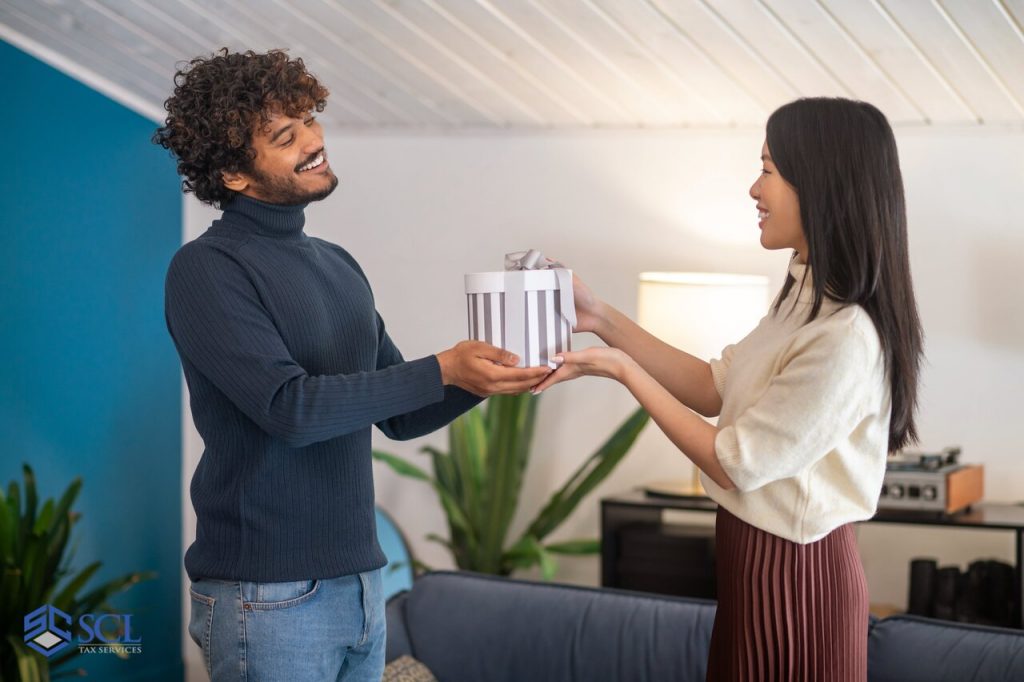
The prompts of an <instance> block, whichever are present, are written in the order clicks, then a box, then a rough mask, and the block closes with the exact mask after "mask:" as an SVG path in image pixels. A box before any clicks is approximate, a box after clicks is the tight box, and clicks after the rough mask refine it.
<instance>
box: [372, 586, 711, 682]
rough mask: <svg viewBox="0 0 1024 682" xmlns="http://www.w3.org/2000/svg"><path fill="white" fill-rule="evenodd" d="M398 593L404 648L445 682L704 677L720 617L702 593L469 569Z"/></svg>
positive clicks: (639, 681) (696, 680) (640, 681)
mask: <svg viewBox="0 0 1024 682" xmlns="http://www.w3.org/2000/svg"><path fill="white" fill-rule="evenodd" d="M399 600H400V601H399ZM399 600H393V602H392V604H391V605H389V606H390V607H391V608H390V609H389V612H391V613H393V612H394V611H396V610H398V609H400V610H401V611H402V614H401V618H402V619H403V621H404V628H401V630H399V628H398V624H397V623H396V627H395V628H394V632H395V633H396V635H398V633H399V632H401V634H402V635H406V636H407V637H408V642H409V644H410V645H411V646H409V647H408V648H409V650H408V651H401V653H409V654H411V655H413V656H415V657H416V658H417V659H418V660H420V661H422V662H423V663H424V664H426V666H427V667H428V668H430V670H431V671H432V672H433V673H434V674H435V675H436V676H437V678H438V679H440V680H444V681H445V682H459V681H460V680H473V681H474V682H491V681H494V682H497V681H499V680H501V681H504V680H531V682H533V681H537V682H541V681H543V680H552V681H557V682H566V681H568V680H631V681H634V682H644V681H646V680H650V681H652V682H653V681H655V680H657V681H659V682H660V681H662V680H677V681H680V682H687V681H689V680H692V681H693V682H703V680H704V672H705V669H706V665H707V651H708V644H709V642H710V639H711V627H712V624H713V622H714V618H715V605H714V602H709V601H706V600H701V599H683V598H675V597H663V596H654V595H651V596H647V595H644V594H640V593H634V592H624V591H619V590H609V589H601V590H597V589H593V588H585V587H573V586H567V585H555V584H550V583H537V582H527V581H518V580H508V579H505V578H495V577H492V576H483V575H479V574H472V573H465V572H458V573H453V572H440V573H429V574H427V575H424V576H422V577H420V578H418V579H417V580H416V582H415V584H414V586H413V590H412V591H411V592H408V593H406V594H403V595H401V597H400V598H399ZM391 613H389V616H390V615H391ZM391 632H392V629H391V625H390V623H389V635H388V636H389V639H390V638H391ZM388 648H389V655H397V654H398V653H399V651H400V650H401V649H404V648H405V647H397V646H396V647H394V648H392V646H391V645H390V642H389V647H388Z"/></svg>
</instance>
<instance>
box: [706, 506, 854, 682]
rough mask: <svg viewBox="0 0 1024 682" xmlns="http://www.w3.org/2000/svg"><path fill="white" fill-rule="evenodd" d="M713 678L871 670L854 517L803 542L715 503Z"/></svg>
mask: <svg viewBox="0 0 1024 682" xmlns="http://www.w3.org/2000/svg"><path fill="white" fill-rule="evenodd" d="M716 524H717V525H716V529H715V542H716V547H715V561H716V565H717V568H716V571H717V577H718V612H717V614H716V616H715V626H714V629H713V630H712V634H711V651H710V654H709V657H708V674H707V679H708V682H732V681H734V680H756V681H757V682H770V681H775V680H787V681H792V682H809V681H814V680H822V681H828V682H847V681H849V682H854V681H856V682H864V681H865V680H866V679H867V663H868V649H867V634H868V590H867V583H866V582H865V580H864V566H863V564H862V563H861V560H860V554H859V553H858V551H857V541H856V537H855V536H854V531H853V526H852V525H850V524H847V525H845V526H841V527H839V528H837V529H836V530H834V531H832V532H831V533H829V534H828V535H827V536H825V537H824V538H822V539H821V540H818V541H817V542H812V543H810V544H806V545H801V544H798V543H795V542H790V541H789V540H784V539H782V538H780V537H778V536H776V535H772V534H771V533H767V532H765V531H763V530H760V529H759V528H755V527H754V526H751V525H750V524H749V523H746V522H744V521H741V520H740V519H738V518H736V517H735V516H733V515H732V514H730V513H729V512H728V511H726V510H725V509H724V508H722V507H719V508H718V517H717V521H716Z"/></svg>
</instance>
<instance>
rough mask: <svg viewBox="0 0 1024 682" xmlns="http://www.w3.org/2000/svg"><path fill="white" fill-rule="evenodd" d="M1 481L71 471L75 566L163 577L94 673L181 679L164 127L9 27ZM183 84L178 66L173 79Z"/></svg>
mask: <svg viewBox="0 0 1024 682" xmlns="http://www.w3.org/2000/svg"><path fill="white" fill-rule="evenodd" d="M0 82H2V83H3V94H4V98H3V99H4V104H3V106H2V107H0V140H2V149H3V156H4V159H3V163H0V358H2V362H0V482H3V483H4V484H5V485H6V482H7V481H10V480H12V479H15V478H16V479H18V480H20V479H21V472H20V469H21V462H22V461H27V462H28V463H29V464H31V465H32V467H33V468H34V469H35V470H36V475H37V478H38V483H39V488H40V493H41V496H53V497H55V496H59V495H60V493H61V492H63V490H64V489H65V487H66V486H67V485H68V483H69V482H70V481H71V479H72V478H74V477H75V476H78V475H80V476H82V477H83V479H84V482H85V485H84V488H83V490H82V493H81V495H80V498H79V503H78V505H77V509H78V511H80V512H82V514H83V516H82V518H81V520H80V521H79V523H78V525H77V539H78V549H77V553H76V560H75V564H76V565H77V566H78V567H82V566H84V565H86V564H88V563H89V562H91V561H94V560H101V561H103V568H102V570H101V571H100V573H99V574H98V575H97V577H96V578H94V582H93V583H92V584H98V583H99V581H104V580H107V579H109V578H112V577H115V576H118V575H121V574H123V573H126V572H130V571H141V570H152V571H156V572H157V573H158V577H157V578H156V579H155V580H153V581H150V582H147V583H142V584H139V585H136V586H135V587H133V588H132V589H130V590H129V591H128V592H126V593H124V594H123V595H120V596H119V597H116V598H115V600H114V602H113V603H114V605H115V606H116V607H117V608H118V609H119V610H121V611H122V612H125V613H132V614H134V615H133V618H132V626H133V630H136V631H137V632H135V633H133V634H137V635H141V636H142V639H143V653H142V654H138V655H135V656H133V657H132V658H130V659H129V660H127V661H122V660H120V659H118V658H116V657H115V656H113V655H107V654H104V655H95V654H94V655H82V656H79V657H78V659H77V661H78V662H79V663H78V664H79V665H81V666H83V667H84V668H85V669H86V670H87V671H88V672H89V678H88V679H94V680H180V679H181V678H182V662H181V631H182V629H181V628H182V623H181V598H180V585H181V571H182V567H181V504H182V500H181V490H182V486H181V428H180V423H181V387H180V383H179V365H178V359H177V356H176V354H175V352H174V347H173V346H172V344H171V341H170V338H169V337H168V334H167V331H166V328H165V326H164V318H163V281H164V273H165V272H166V268H167V264H168V263H169V262H170V259H171V256H172V255H173V254H174V251H175V250H176V249H177V248H178V246H179V244H180V241H181V229H182V228H181V226H182V216H181V194H180V189H179V182H178V177H177V174H176V172H175V168H174V163H173V160H172V159H171V158H170V157H169V156H168V154H167V152H166V151H164V150H163V149H161V148H159V147H157V146H155V145H153V144H152V143H150V141H149V140H150V136H151V135H152V133H153V131H154V129H155V128H156V125H155V124H154V123H153V122H152V121H149V120H147V119H145V118H143V117H142V116H139V115H138V114H136V113H134V112H132V111H131V110H129V109H126V108H125V107H123V106H121V105H120V104H117V103H115V102H113V101H112V100H110V99H108V98H107V97H105V96H103V95H101V94H99V93H97V92H96V91H94V90H92V89H90V88H88V87H87V86H85V85H82V84H81V83H79V82H78V81H76V80H74V79H72V78H69V77H68V76H66V75H64V74H62V73H60V72H59V71H57V70H55V69H53V68H51V67H49V66H47V65H46V64H44V63H43V62H40V61H38V60H37V59H35V58H33V57H31V56H29V55H27V54H25V53H24V52H22V51H20V50H18V49H17V48H15V47H13V46H11V45H9V44H7V43H4V42H2V41H0ZM170 86H171V82H170V80H168V87H170Z"/></svg>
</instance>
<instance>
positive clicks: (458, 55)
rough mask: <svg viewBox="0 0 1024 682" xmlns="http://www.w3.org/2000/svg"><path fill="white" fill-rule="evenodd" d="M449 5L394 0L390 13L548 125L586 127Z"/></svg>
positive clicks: (540, 80)
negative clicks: (435, 43)
mask: <svg viewBox="0 0 1024 682" xmlns="http://www.w3.org/2000/svg"><path fill="white" fill-rule="evenodd" d="M447 4H448V3H447V2H436V1H435V0H411V1H408V0H392V1H390V2H387V3H386V5H387V7H388V9H389V11H391V12H393V13H395V14H397V15H400V16H401V20H402V21H404V22H408V23H409V24H412V25H414V26H416V27H417V28H419V29H420V30H422V31H424V32H426V33H429V35H430V36H431V37H432V38H433V39H434V40H436V41H437V42H439V43H441V45H443V46H444V47H445V48H446V49H448V50H450V51H451V52H452V53H453V55H452V57H451V58H453V59H458V60H462V61H464V62H467V63H468V64H470V65H472V66H473V68H475V69H476V70H477V71H479V72H480V73H481V76H478V77H480V78H483V79H486V80H487V81H489V82H490V85H491V87H492V88H496V89H501V90H504V91H505V92H506V93H507V96H508V97H511V98H514V99H515V100H517V101H519V102H521V103H522V104H523V106H525V107H528V108H529V110H530V111H532V112H534V114H535V115H536V116H537V117H538V118H539V119H540V121H541V123H542V125H545V126H578V125H585V121H586V117H585V116H584V114H583V113H582V112H581V111H580V110H579V108H578V107H575V106H574V105H573V104H572V103H570V102H569V101H568V100H566V99H565V98H564V97H563V96H562V95H561V94H560V93H559V92H558V91H557V90H555V89H554V88H553V87H551V86H550V85H549V84H548V83H547V82H546V79H545V78H544V76H543V74H534V73H531V72H530V71H528V70H526V69H524V68H522V67H521V66H520V65H519V63H518V62H516V61H515V60H513V59H511V58H510V57H509V56H508V55H507V54H505V53H504V52H503V51H501V50H500V49H498V48H497V47H495V45H493V44H492V43H491V42H490V41H488V40H487V39H486V38H484V37H483V36H481V35H480V34H479V33H478V32H477V31H476V30H475V27H473V26H470V25H468V24H467V23H465V22H463V21H461V20H460V19H459V18H458V17H456V16H455V15H454V14H452V13H451V12H450V11H448V9H447V8H446V5H447Z"/></svg>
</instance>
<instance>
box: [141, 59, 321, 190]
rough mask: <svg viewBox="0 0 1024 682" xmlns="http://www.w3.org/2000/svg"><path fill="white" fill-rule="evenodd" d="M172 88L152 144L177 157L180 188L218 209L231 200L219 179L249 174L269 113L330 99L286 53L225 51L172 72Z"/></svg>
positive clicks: (298, 110)
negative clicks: (255, 136)
mask: <svg viewBox="0 0 1024 682" xmlns="http://www.w3.org/2000/svg"><path fill="white" fill-rule="evenodd" d="M174 86H175V87H174V94H173V95H172V96H171V97H169V98H168V99H167V100H166V101H165V102H164V108H165V109H166V110H167V112H168V116H167V118H166V120H165V121H164V126H163V127H161V128H158V129H157V131H156V132H155V133H154V134H153V138H152V140H153V143H154V144H158V145H160V146H161V147H164V148H165V149H169V150H170V151H171V152H172V153H173V154H174V156H175V157H177V160H178V175H180V176H182V178H183V179H182V182H181V188H182V191H184V192H186V193H187V192H194V193H195V195H196V198H197V199H199V200H200V201H202V202H205V203H207V204H212V205H214V206H216V207H218V208H220V207H221V206H222V205H223V204H224V203H225V202H227V201H228V200H229V199H231V198H232V197H233V196H234V195H235V192H234V191H233V190H230V189H228V188H227V187H225V186H224V182H223V178H222V175H221V174H222V173H225V172H227V173H234V172H252V170H253V161H254V159H255V158H256V150H255V149H253V147H252V139H253V134H254V133H255V132H256V131H257V130H259V129H264V128H265V127H266V126H267V124H268V123H270V116H271V114H273V113H278V112H279V113H283V114H284V115H286V116H290V117H299V116H302V115H304V114H305V113H307V112H309V111H312V110H313V109H316V111H318V112H320V111H323V110H324V107H325V106H327V96H328V94H329V93H328V90H327V88H325V87H324V86H323V85H321V84H320V82H319V81H318V80H317V79H316V78H315V77H314V76H313V75H312V74H310V73H309V72H308V71H306V66H305V64H303V63H302V59H301V58H295V59H289V58H288V55H287V54H286V52H285V50H270V51H269V52H266V53H265V54H257V53H255V52H253V51H252V50H248V51H246V52H243V53H229V52H228V48H226V47H224V48H221V49H220V50H218V51H217V53H215V54H213V55H211V56H210V57H209V58H205V57H198V58H196V59H193V60H191V61H190V62H189V63H188V64H187V65H186V66H185V67H184V68H181V69H179V70H178V71H176V72H175V74H174Z"/></svg>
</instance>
